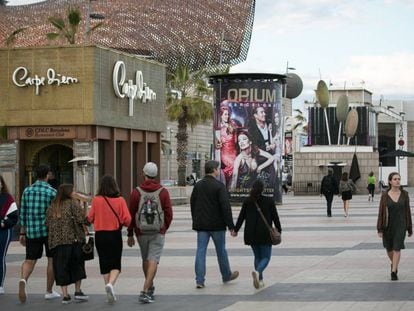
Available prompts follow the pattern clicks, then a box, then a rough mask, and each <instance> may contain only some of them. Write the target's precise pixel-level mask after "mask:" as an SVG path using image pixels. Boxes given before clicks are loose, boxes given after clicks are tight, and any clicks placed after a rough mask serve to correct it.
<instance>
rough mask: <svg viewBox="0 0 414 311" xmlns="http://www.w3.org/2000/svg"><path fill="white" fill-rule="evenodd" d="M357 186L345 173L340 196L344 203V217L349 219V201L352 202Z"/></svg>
mask: <svg viewBox="0 0 414 311" xmlns="http://www.w3.org/2000/svg"><path fill="white" fill-rule="evenodd" d="M355 190H356V186H355V184H354V182H353V181H352V180H350V179H348V173H347V172H343V173H342V176H341V181H340V182H339V195H340V196H342V201H343V202H344V216H345V217H348V210H349V201H351V200H352V193H353V192H355Z"/></svg>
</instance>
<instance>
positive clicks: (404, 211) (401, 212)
mask: <svg viewBox="0 0 414 311" xmlns="http://www.w3.org/2000/svg"><path fill="white" fill-rule="evenodd" d="M400 180H401V177H400V174H399V173H397V172H393V173H391V174H390V175H389V176H388V189H387V191H385V192H383V193H382V195H381V200H380V204H379V211H378V221H377V231H378V236H379V237H380V238H382V243H383V245H384V248H385V249H386V251H387V255H388V258H389V259H390V261H391V280H392V281H397V280H398V275H397V273H398V264H399V263H400V258H401V250H402V249H404V248H405V245H404V241H405V236H406V232H407V233H408V236H409V237H410V236H412V234H413V224H412V220H411V209H410V197H409V195H408V192H407V191H405V190H402V189H401V186H400Z"/></svg>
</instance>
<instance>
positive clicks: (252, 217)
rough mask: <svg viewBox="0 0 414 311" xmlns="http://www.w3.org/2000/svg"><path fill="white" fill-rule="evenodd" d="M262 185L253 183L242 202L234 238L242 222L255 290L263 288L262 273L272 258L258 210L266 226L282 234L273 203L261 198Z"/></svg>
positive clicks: (267, 236)
mask: <svg viewBox="0 0 414 311" xmlns="http://www.w3.org/2000/svg"><path fill="white" fill-rule="evenodd" d="M263 189H264V184H263V182H262V181H261V180H259V179H258V180H256V181H255V182H254V183H253V186H252V190H251V191H250V196H249V197H248V198H247V199H245V200H244V202H243V205H242V208H241V210H240V214H239V217H238V219H237V223H236V228H235V233H234V234H233V235H234V236H237V232H238V231H239V230H240V227H241V226H242V224H243V222H244V221H246V224H245V226H244V244H246V245H250V247H251V248H252V250H253V254H254V271H252V277H253V286H254V288H256V289H259V288H263V287H264V286H265V284H264V281H263V271H264V270H265V269H266V267H267V265H268V264H269V262H270V258H271V256H272V241H271V239H270V233H269V229H268V226H267V225H266V224H265V223H264V220H263V219H262V216H261V215H260V212H259V211H258V208H260V211H261V212H262V214H263V216H264V218H265V219H266V221H267V224H269V225H272V223H274V225H275V227H276V228H277V230H278V231H279V232H280V233H282V227H281V225H280V220H279V216H278V213H277V209H276V206H275V203H274V201H273V200H272V199H271V198H269V197H265V196H263V194H262V193H263Z"/></svg>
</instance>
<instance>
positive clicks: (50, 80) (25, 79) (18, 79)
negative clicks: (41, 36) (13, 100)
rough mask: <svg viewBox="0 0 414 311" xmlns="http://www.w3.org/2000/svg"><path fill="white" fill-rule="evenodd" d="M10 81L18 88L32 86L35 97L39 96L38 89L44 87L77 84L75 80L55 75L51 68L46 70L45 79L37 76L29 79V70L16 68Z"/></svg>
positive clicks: (58, 74)
mask: <svg viewBox="0 0 414 311" xmlns="http://www.w3.org/2000/svg"><path fill="white" fill-rule="evenodd" d="M12 80H13V83H14V84H15V85H16V86H18V87H27V86H33V87H34V88H35V93H36V95H39V94H40V88H41V87H42V86H45V85H57V86H64V85H70V84H74V83H78V82H79V80H78V79H77V78H73V77H69V76H65V75H62V74H60V73H56V71H55V70H54V69H52V68H49V69H48V70H47V72H46V77H43V76H38V75H34V76H33V77H30V76H29V70H28V69H27V68H26V67H18V68H16V69H15V70H14V72H13V76H12Z"/></svg>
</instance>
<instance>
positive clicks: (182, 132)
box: [176, 106, 188, 186]
mask: <svg viewBox="0 0 414 311" xmlns="http://www.w3.org/2000/svg"><path fill="white" fill-rule="evenodd" d="M176 137H177V163H178V170H177V173H178V186H185V175H186V168H187V147H188V134H187V107H186V106H183V113H182V115H181V117H180V118H179V119H178V131H177V136H176Z"/></svg>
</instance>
